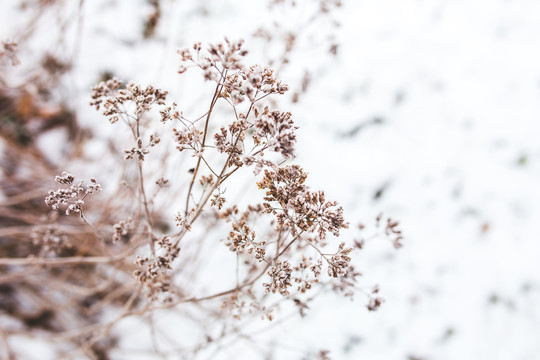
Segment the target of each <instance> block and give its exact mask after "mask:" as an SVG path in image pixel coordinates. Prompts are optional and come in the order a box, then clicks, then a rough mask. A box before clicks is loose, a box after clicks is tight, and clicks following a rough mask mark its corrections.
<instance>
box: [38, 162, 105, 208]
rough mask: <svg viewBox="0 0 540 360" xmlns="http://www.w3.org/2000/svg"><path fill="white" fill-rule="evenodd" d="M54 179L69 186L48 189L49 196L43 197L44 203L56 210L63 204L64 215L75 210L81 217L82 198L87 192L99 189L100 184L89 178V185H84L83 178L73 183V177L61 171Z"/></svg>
mask: <svg viewBox="0 0 540 360" xmlns="http://www.w3.org/2000/svg"><path fill="white" fill-rule="evenodd" d="M55 180H56V182H58V183H60V184H63V185H68V186H69V187H66V188H60V189H57V190H51V191H49V196H47V197H46V198H45V204H47V206H50V207H52V208H53V209H54V210H58V209H60V207H61V206H65V207H66V210H65V211H66V215H69V214H71V213H74V212H75V213H79V214H80V215H81V217H82V216H83V205H84V199H85V198H86V197H87V196H88V195H89V194H93V193H95V192H96V191H101V185H99V184H98V183H97V182H96V180H95V179H90V185H87V186H86V187H84V186H83V183H84V180H81V181H80V182H79V183H78V184H73V182H74V181H75V177H74V176H73V175H71V174H68V173H66V172H63V173H62V175H61V176H57V177H56V179H55Z"/></svg>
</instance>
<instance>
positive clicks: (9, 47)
mask: <svg viewBox="0 0 540 360" xmlns="http://www.w3.org/2000/svg"><path fill="white" fill-rule="evenodd" d="M16 53H17V43H16V42H13V41H3V42H2V47H1V48H0V60H2V59H3V58H6V59H8V60H9V61H10V63H11V65H12V66H17V65H19V64H20V61H19V59H18V58H17V55H16Z"/></svg>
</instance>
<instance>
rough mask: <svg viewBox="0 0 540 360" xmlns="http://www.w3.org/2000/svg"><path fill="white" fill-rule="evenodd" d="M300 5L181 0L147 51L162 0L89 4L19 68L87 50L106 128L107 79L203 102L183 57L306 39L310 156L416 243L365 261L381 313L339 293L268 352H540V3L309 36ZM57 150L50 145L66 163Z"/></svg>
mask: <svg viewBox="0 0 540 360" xmlns="http://www.w3.org/2000/svg"><path fill="white" fill-rule="evenodd" d="M18 3H19V2H18V1H3V2H2V4H1V6H0V40H1V39H17V37H18V36H19V35H20V34H21V32H22V31H23V30H22V27H24V26H27V25H28V23H29V21H30V19H31V15H32V12H31V11H30V10H25V11H21V10H18V9H17V4H18ZM296 3H297V6H296V7H295V8H289V7H279V6H278V7H275V8H274V9H273V10H272V11H270V10H269V9H268V2H267V1H262V0H259V1H255V0H252V1H247V2H246V1H232V0H231V1H220V0H215V1H210V0H206V1H196V0H192V1H163V2H162V7H163V8H162V10H163V14H162V19H161V22H160V24H159V27H158V29H157V35H156V36H155V38H154V40H151V41H144V42H143V41H141V26H142V25H141V24H142V21H143V18H144V16H145V14H147V13H148V11H149V9H148V6H147V4H146V3H145V2H144V1H127V0H125V1H119V0H117V1H86V2H85V3H84V6H83V7H82V11H80V8H79V4H78V2H73V3H69V2H68V5H67V6H65V8H64V9H63V11H64V12H65V13H62V16H61V18H62V19H70V20H73V19H77V21H70V22H68V25H66V28H65V29H62V30H60V31H65V36H63V40H64V41H63V42H56V41H55V42H50V41H49V40H55V39H57V38H58V37H57V35H58V34H57V31H58V26H57V25H58V24H59V23H58V19H56V18H55V16H54V15H52V14H51V16H42V17H40V18H39V22H38V23H36V24H33V25H32V26H36V27H38V28H39V32H40V33H41V34H42V35H40V36H38V37H36V36H34V37H33V38H32V41H34V43H33V44H32V45H31V46H29V47H27V48H26V49H23V53H22V54H20V56H19V57H20V59H21V61H22V62H23V64H22V65H21V66H24V60H25V59H29V58H31V57H32V56H33V54H34V53H38V52H39V51H44V50H46V49H47V50H49V51H56V52H59V51H66V52H68V53H69V54H72V57H73V59H74V62H75V67H74V71H73V74H72V77H71V79H70V83H69V84H68V87H67V90H66V91H67V92H69V94H70V99H71V100H70V101H72V103H71V106H72V107H73V108H75V109H77V112H78V113H79V114H81V115H80V120H81V121H82V123H83V124H84V125H86V126H88V125H90V124H92V123H93V122H96V121H98V117H99V115H98V114H97V113H96V112H94V111H89V110H88V109H89V108H88V106H87V105H86V104H87V102H88V94H89V88H90V87H91V86H92V85H93V84H94V83H95V82H96V80H97V79H98V76H99V73H100V72H103V71H110V72H112V73H114V74H117V75H118V76H120V77H122V78H124V79H131V80H135V81H138V82H143V83H153V84H155V85H157V86H158V87H162V88H165V89H167V90H169V91H170V92H171V93H172V94H174V95H175V96H178V98H179V99H181V100H180V101H179V102H180V104H182V102H183V103H187V104H190V103H193V102H196V101H197V98H196V97H194V95H193V94H194V92H193V91H192V89H190V88H187V87H186V85H185V83H184V82H183V81H182V79H181V78H180V77H178V76H177V75H176V74H175V72H176V68H177V66H178V56H177V55H176V49H178V48H179V47H185V46H189V45H190V44H192V43H194V42H197V41H203V42H204V41H213V42H215V41H221V40H222V39H223V37H224V36H227V37H229V38H231V39H236V38H244V39H246V47H247V48H248V49H249V50H250V51H251V54H250V57H251V59H253V61H256V62H259V63H261V64H265V62H266V61H269V59H272V58H277V57H279V56H276V54H277V55H279V54H278V53H279V52H280V51H282V49H281V48H279V46H278V45H275V46H276V47H275V48H273V47H272V46H273V45H272V44H270V45H268V44H266V43H265V42H264V41H262V40H261V39H258V38H254V37H253V36H252V34H253V33H254V32H255V30H257V28H258V27H259V26H268V28H269V29H271V28H272V22H274V21H277V22H278V23H279V26H280V29H282V30H291V31H301V32H300V34H301V36H299V38H298V39H297V45H296V48H295V49H294V50H293V52H292V53H291V56H290V59H291V62H290V64H288V65H287V66H286V67H284V69H283V71H282V72H281V73H280V76H281V78H283V79H284V80H285V82H287V83H289V84H291V87H292V89H293V91H294V90H295V89H298V88H299V87H300V86H301V85H300V84H301V78H302V74H303V73H304V72H305V71H309V73H310V74H311V82H310V86H309V87H308V90H307V92H306V93H305V94H303V96H301V97H300V99H299V101H298V102H296V103H293V102H292V101H290V99H289V100H285V101H284V103H283V104H282V106H283V108H286V109H289V110H290V111H291V112H292V113H293V115H294V118H295V121H296V123H297V125H298V126H299V127H300V129H299V131H298V142H299V144H298V157H297V162H298V163H300V164H303V166H304V168H305V169H306V170H307V171H308V172H309V175H310V179H309V181H310V184H311V185H312V187H313V188H316V189H319V188H320V189H324V190H325V191H326V192H327V194H328V197H329V198H331V199H336V200H338V201H339V202H340V203H341V204H342V205H343V207H344V208H345V213H346V217H347V219H348V220H349V221H350V222H351V223H352V224H353V225H354V224H356V223H358V222H363V223H365V224H367V225H369V224H372V223H373V222H374V218H375V216H376V215H377V214H378V213H379V212H381V211H382V212H384V213H385V214H386V215H388V216H391V217H392V218H395V219H397V220H399V221H400V223H401V228H402V230H403V231H404V234H405V241H404V244H405V246H404V248H402V249H400V250H399V251H395V250H394V249H393V248H392V246H391V244H389V243H387V242H384V241H375V242H371V243H368V246H367V249H366V250H365V252H364V253H363V254H362V255H361V256H360V257H358V258H357V259H356V262H357V263H356V265H357V267H358V268H359V269H360V270H361V271H362V272H363V273H365V275H366V276H365V285H366V289H369V287H370V286H372V285H375V284H379V285H380V287H381V293H382V296H383V297H384V298H385V303H384V304H383V306H382V307H381V309H380V310H379V311H377V312H368V311H367V309H366V308H365V306H364V305H365V301H364V300H365V299H363V298H361V297H357V299H356V301H355V302H351V301H349V300H346V299H341V298H338V297H333V296H328V297H326V298H324V299H321V300H319V301H316V302H315V303H314V304H313V305H312V306H311V310H310V313H309V316H308V317H306V318H292V319H290V320H288V321H286V322H283V323H278V324H276V325H274V326H273V328H271V329H270V331H269V332H267V333H265V336H264V339H266V340H265V341H267V342H268V341H270V343H271V344H274V345H273V346H277V347H279V348H280V349H281V350H280V352H279V354H280V355H279V357H278V358H279V359H298V358H300V357H301V354H302V351H304V350H305V349H306V348H315V349H318V348H321V347H323V348H326V349H329V350H330V354H331V355H332V357H333V358H334V359H381V360H382V359H384V360H392V359H411V360H412V359H422V360H430V359H432V360H439V359H441V360H442V359H491V360H496V359H523V360H525V359H537V358H539V357H540V355H539V354H540V236H539V232H538V222H539V220H540V189H539V184H540V141H539V140H540V21H539V19H540V2H538V1H533V0H489V1H488V0H485V1H481V0H468V1H466V0H453V1H445V0H432V1H425V0H424V1H421V0H379V1H361V0H344V1H343V5H342V6H341V7H340V8H338V9H334V10H332V11H331V13H330V14H329V15H328V16H324V17H321V18H320V19H317V20H315V21H314V22H313V23H312V25H309V26H303V24H305V23H308V20H309V16H310V14H311V13H312V11H313V9H316V7H317V6H316V5H317V2H312V1H308V0H298V1H296ZM314 4H315V6H314ZM336 24H339V26H336ZM334 42H335V43H337V44H339V47H338V51H337V55H336V56H333V55H331V54H329V53H328V45H329V44H330V43H334ZM100 121H101V120H100ZM94 130H95V132H96V133H99V131H100V130H99V129H98V128H96V127H95V126H94ZM55 136H58V134H56V135H54V134H53V135H51V137H50V139H53V138H55ZM60 136H61V135H60ZM50 139H49V140H47V138H44V139H42V141H41V142H40V144H41V146H42V147H43V148H44V149H46V151H47V152H49V153H51V154H52V155H51V156H55V155H54V154H58V153H61V152H62V149H57V148H56V146H57V145H58V144H59V143H61V142H55V143H54V144H53V143H52V142H51V141H50ZM95 156H96V157H99V156H100V155H99V154H96V155H95ZM357 235H358V232H357V231H356V230H355V229H354V228H353V229H351V230H350V231H349V232H348V233H346V234H345V235H344V236H348V237H349V238H354V237H357ZM262 325H263V324H261V326H262ZM268 334H271V336H270V337H269V336H268ZM268 339H273V340H268ZM261 341H262V340H261ZM252 351H254V353H248V352H246V353H243V354H238V353H236V354H234V358H235V359H253V358H255V353H256V352H257V350H256V347H255V348H254V349H253V350H252Z"/></svg>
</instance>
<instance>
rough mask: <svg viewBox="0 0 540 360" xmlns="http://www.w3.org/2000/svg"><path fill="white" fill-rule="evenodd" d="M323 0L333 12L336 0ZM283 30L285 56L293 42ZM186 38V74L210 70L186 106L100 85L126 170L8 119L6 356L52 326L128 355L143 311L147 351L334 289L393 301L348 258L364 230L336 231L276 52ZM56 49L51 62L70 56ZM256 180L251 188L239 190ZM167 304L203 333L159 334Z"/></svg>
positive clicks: (77, 342)
mask: <svg viewBox="0 0 540 360" xmlns="http://www.w3.org/2000/svg"><path fill="white" fill-rule="evenodd" d="M275 3H279V2H278V1H276V2H275ZM150 4H151V5H152V6H153V8H154V12H153V13H152V15H151V16H150V17H149V18H148V21H147V23H146V25H145V37H152V36H153V34H154V32H155V29H156V27H157V24H158V20H159V17H160V14H161V12H160V2H159V1H150ZM320 6H321V8H320V10H321V12H322V13H326V12H328V11H329V9H330V8H331V7H333V6H339V2H337V1H320ZM293 42H294V41H293V40H291V44H292V43H293ZM287 46H288V47H287V49H286V53H285V55H283V59H285V58H286V57H287V56H288V55H287V54H290V52H291V51H292V49H293V46H292V45H290V46H289V45H287ZM15 51H16V44H14V43H4V45H3V50H2V51H0V62H2V63H1V65H0V66H4V65H6V64H7V65H16V64H17V61H18V60H17V57H16V56H15V55H16V53H15ZM178 53H179V57H180V59H179V60H180V65H179V67H178V72H179V73H180V74H183V73H185V72H187V71H199V72H200V74H201V78H202V79H203V80H204V81H207V82H210V83H211V84H212V86H213V92H212V93H210V94H209V96H208V99H207V104H206V105H205V106H204V107H201V108H199V109H198V111H199V113H198V114H195V115H193V116H191V115H187V114H186V113H187V111H186V110H185V109H183V108H182V107H181V106H179V105H178V104H182V101H181V100H182V99H174V100H172V99H170V96H169V94H168V92H167V91H164V90H161V89H157V88H155V87H154V86H151V85H149V86H142V85H138V84H135V83H133V82H130V83H127V84H124V83H123V82H122V81H120V80H118V79H117V78H111V79H108V80H106V81H103V82H100V83H99V84H97V85H96V86H95V87H94V88H93V89H92V94H91V102H90V104H91V105H92V106H93V107H95V109H96V110H98V111H100V113H101V114H102V116H103V117H105V118H106V119H107V120H108V122H109V123H110V124H109V125H108V126H111V127H114V134H115V135H114V136H115V139H114V141H112V142H111V149H113V150H118V154H112V156H111V158H113V159H118V161H119V163H118V164H116V169H118V172H116V173H114V172H113V173H111V174H107V175H104V174H103V173H102V171H100V168H99V165H100V164H86V165H87V166H85V168H84V171H83V173H80V172H79V173H75V175H72V174H70V173H68V172H67V171H64V170H68V169H67V168H63V169H60V171H58V169H57V167H56V166H54V165H53V164H51V163H50V162H49V161H47V160H46V159H45V158H44V157H43V156H42V155H41V154H40V153H39V151H37V149H36V148H35V147H33V140H32V139H33V137H34V136H35V135H36V134H33V133H31V132H30V130H28V129H29V128H30V127H25V126H22V127H21V128H20V129H22V130H19V128H18V127H17V128H15V130H13V129H12V128H7V127H4V126H3V128H2V129H1V130H2V131H1V132H0V133H1V134H2V139H4V140H5V142H6V148H5V151H4V155H3V157H2V159H1V161H2V169H3V177H2V181H1V185H2V194H3V195H4V200H3V201H2V204H1V205H0V224H1V226H2V228H1V229H0V270H1V273H2V275H1V276H0V290H1V291H0V319H3V320H6V321H3V320H2V323H4V324H6V325H0V347H2V348H3V349H5V350H3V352H1V353H0V355H1V356H2V358H6V359H10V358H14V357H15V356H16V355H17V354H16V353H17V349H16V348H14V347H12V346H11V345H10V344H11V343H10V338H11V337H15V336H21V337H28V338H38V339H42V340H45V341H46V342H47V344H49V345H50V346H51V347H52V348H53V349H54V350H55V351H56V354H55V355H54V356H55V357H56V358H66V359H71V358H77V357H81V356H85V357H87V358H90V359H108V358H115V356H116V355H118V354H123V355H126V354H129V353H128V350H127V349H126V342H125V341H124V335H125V334H123V333H122V332H121V331H118V330H117V329H118V327H119V326H120V325H121V324H122V323H123V322H126V321H134V323H135V324H137V326H138V327H140V328H141V329H144V330H145V331H147V332H148V333H149V334H150V338H151V342H152V349H151V353H152V355H155V356H160V357H163V358H167V357H169V356H177V357H181V358H186V359H192V358H197V357H198V356H202V355H205V356H209V355H211V354H213V353H214V352H216V351H220V350H221V349H223V348H225V347H227V346H230V342H234V340H235V339H237V337H239V336H240V335H242V336H249V335H246V334H243V332H244V331H245V330H244V329H245V328H246V326H247V324H250V323H252V322H254V321H257V319H258V318H263V319H266V320H272V321H279V318H280V309H281V308H283V307H286V306H287V305H290V306H291V307H292V308H294V309H295V311H297V312H298V313H299V315H300V316H306V314H307V313H308V311H309V303H310V302H311V301H314V299H316V298H317V296H318V295H320V294H321V293H322V292H325V291H333V292H336V293H339V294H342V295H344V296H347V297H352V296H353V295H354V294H355V293H357V292H361V293H364V294H366V295H367V298H368V299H367V302H366V307H367V308H368V309H369V310H370V311H371V310H376V309H377V308H378V307H379V306H380V305H381V304H382V302H383V300H382V298H381V297H380V296H379V295H378V292H379V290H378V287H377V288H373V289H372V290H371V291H369V292H365V291H364V290H363V288H362V287H360V286H359V278H360V273H359V272H358V271H357V270H356V269H355V268H354V266H353V265H352V264H351V263H352V260H353V256H354V252H356V251H359V250H360V249H362V247H363V246H364V240H359V241H354V242H352V243H350V244H348V243H347V241H337V240H336V238H337V237H339V236H340V235H341V233H342V231H343V230H344V229H347V228H348V227H349V224H348V223H347V222H346V221H345V218H344V215H343V210H342V208H341V207H340V206H339V205H338V204H337V203H336V202H335V201H330V200H327V199H326V196H325V193H324V192H322V191H314V190H312V189H310V187H309V186H308V185H307V179H308V175H307V172H306V171H305V170H304V169H302V167H301V166H300V165H298V164H294V163H293V161H294V157H295V151H296V150H295V145H296V136H297V130H298V128H297V126H296V125H295V123H294V120H293V119H294V116H293V115H292V114H291V113H290V112H287V111H282V110H281V109H275V108H274V107H275V102H273V101H270V99H271V98H272V97H277V96H282V95H284V94H286V93H287V91H288V86H287V85H285V84H283V83H282V82H281V81H280V80H279V79H278V78H277V76H276V72H275V71H274V70H272V69H271V68H268V67H264V66H259V65H252V66H249V65H246V64H245V56H246V54H247V51H246V50H245V49H244V44H243V41H229V40H227V39H226V40H225V42H223V43H219V44H215V45H206V46H205V45H202V44H200V43H197V44H194V45H193V46H192V47H191V48H187V49H181V50H179V51H178ZM6 59H7V60H8V62H7V63H5V62H6ZM47 59H48V60H47V61H43V62H42V66H43V69H44V70H45V71H46V72H48V74H49V75H47V76H50V77H54V78H55V79H56V78H57V77H58V76H60V75H61V74H62V73H63V71H64V70H62V71H60V70H59V69H65V71H68V70H69V68H70V65H69V64H68V63H64V62H61V61H56V60H58V59H56V58H54V57H48V58H47ZM285 63H286V61H283V64H285ZM48 68H49V69H53V70H54V69H56V70H58V71H56V70H54V71H48V70H47V69H48ZM304 77H305V78H306V79H307V78H308V75H305V76H304ZM0 80H2V83H3V79H0ZM305 82H306V87H307V82H308V80H305ZM52 83H54V84H56V85H58V84H59V82H58V81H53V82H52ZM1 90H2V92H0V95H3V94H4V93H6V91H4V89H1ZM304 91H305V89H304ZM19 94H20V93H16V94H11V93H10V94H8V95H9V96H8V95H6V96H5V99H7V100H6V102H5V103H6V104H8V105H9V106H8V105H3V106H2V109H0V110H2V111H0V115H2V121H4V119H7V118H9V117H15V118H19V119H25V117H24V116H23V115H24V114H21V113H18V112H17V111H16V109H15V106H11V104H12V103H15V100H13V101H12V100H11V99H16V98H17V97H18V96H19ZM295 96H296V97H297V96H298V95H297V94H296V95H293V97H295ZM175 100H176V101H175ZM36 104H37V105H35V107H36V109H37V110H36V111H33V112H32V116H36V115H37V116H38V117H40V118H44V119H48V118H50V117H52V118H58V117H60V113H62V114H65V112H64V111H63V110H62V111H58V113H57V112H55V113H54V114H53V115H51V114H50V113H47V114H45V113H44V112H43V111H41V109H42V107H43V106H41V105H42V103H41V102H36ZM62 119H63V120H64V122H56V123H55V124H56V125H58V123H60V124H62V126H67V127H69V129H70V133H73V134H75V133H76V134H77V136H75V137H74V138H76V139H80V134H81V130H80V129H79V128H78V126H77V125H76V122H75V120H74V118H73V116H64V117H63V118H62ZM48 128H50V127H48V126H43V127H42V128H39V129H40V130H39V131H44V129H48ZM17 131H23V132H24V134H27V137H20V136H15V135H14V134H15V133H16V132H17ZM122 134H125V135H126V136H125V137H122ZM124 139H125V141H124ZM114 155H117V156H116V157H114ZM111 161H113V160H111ZM69 164H70V163H69V162H67V165H66V167H69ZM246 169H248V171H246ZM79 177H82V178H85V179H86V178H90V180H88V181H82V180H76V178H79ZM94 178H95V179H94ZM96 179H97V180H96ZM53 180H55V182H56V184H55V185H54V186H53V185H52V184H53ZM98 180H99V183H98ZM246 181H247V182H249V183H251V184H253V185H254V187H253V192H249V194H250V198H252V200H255V201H251V203H245V202H244V201H235V194H237V193H238V192H242V191H244V189H243V187H244V184H245V183H246ZM100 184H102V185H100ZM255 188H256V189H255ZM235 189H236V190H235ZM235 191H236V193H235ZM250 191H251V190H250ZM47 194H48V195H47ZM251 194H253V195H251ZM257 196H258V199H257V198H256V197H257ZM171 209H173V210H171ZM381 221H382V216H381V217H378V218H377V226H378V227H379V226H380V223H381ZM382 231H383V233H386V236H387V237H388V238H390V239H391V241H392V242H393V244H394V246H395V247H396V248H398V247H400V246H401V241H402V235H401V231H400V230H399V229H398V223H397V222H396V221H394V220H391V219H387V223H386V227H385V228H384V229H383V230H382ZM164 314H166V315H167V316H170V317H174V318H175V319H178V321H181V322H182V324H183V323H192V324H195V325H196V326H193V327H192V328H191V329H190V330H191V331H192V332H193V333H194V334H195V336H193V337H191V338H189V339H183V338H182V339H178V338H176V339H170V338H168V337H167V336H165V335H163V334H164V331H163V330H160V329H159V325H158V324H157V322H156V321H155V318H157V317H158V316H160V317H164ZM188 326H189V325H188ZM163 328H164V329H165V332H166V331H168V329H171V327H170V325H164V326H163ZM171 330H172V329H171ZM160 331H161V332H160ZM159 334H162V335H161V336H160V335H159ZM310 354H311V353H310ZM312 355H313V356H312V358H313V357H317V358H320V359H329V358H330V355H331V354H329V352H328V351H327V350H320V351H319V350H317V351H315V352H313V353H312ZM127 356H129V355H127ZM308 356H311V355H308Z"/></svg>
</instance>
